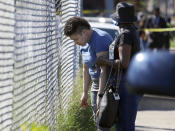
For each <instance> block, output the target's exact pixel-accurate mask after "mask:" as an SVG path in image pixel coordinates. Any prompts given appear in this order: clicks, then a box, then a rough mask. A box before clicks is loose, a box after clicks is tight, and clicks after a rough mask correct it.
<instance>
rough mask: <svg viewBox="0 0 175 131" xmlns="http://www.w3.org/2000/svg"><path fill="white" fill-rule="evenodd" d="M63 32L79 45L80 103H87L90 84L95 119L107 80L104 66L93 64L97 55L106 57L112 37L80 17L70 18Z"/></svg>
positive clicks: (104, 130) (100, 129)
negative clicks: (80, 69) (81, 79)
mask: <svg viewBox="0 0 175 131" xmlns="http://www.w3.org/2000/svg"><path fill="white" fill-rule="evenodd" d="M64 34H65V35H66V36H68V37H70V39H72V40H73V41H74V42H75V44H77V45H80V52H81V55H82V60H83V93H82V97H81V105H82V106H86V105H87V99H88V90H89V87H90V83H91V81H92V85H91V104H92V108H93V112H94V116H95V120H96V115H95V114H96V112H97V110H98V107H99V103H100V100H101V96H102V95H101V94H103V90H104V87H105V83H106V80H107V75H106V66H100V67H97V66H96V65H95V63H96V59H97V58H98V57H104V58H108V50H109V45H110V44H111V43H112V41H113V39H112V37H111V36H110V35H109V34H108V33H106V32H104V31H102V30H99V29H92V28H91V26H90V24H89V23H88V22H87V21H86V20H85V19H83V18H81V17H77V16H75V17H72V18H70V19H69V20H68V21H67V22H66V24H65V27H64ZM97 128H98V131H108V130H110V129H105V128H101V127H99V126H98V123H97Z"/></svg>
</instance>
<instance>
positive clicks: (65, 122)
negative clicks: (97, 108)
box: [56, 69, 96, 131]
mask: <svg viewBox="0 0 175 131" xmlns="http://www.w3.org/2000/svg"><path fill="white" fill-rule="evenodd" d="M82 85H83V80H82V69H80V71H79V74H78V75H77V78H76V81H75V86H74V93H73V96H72V99H71V102H70V104H69V107H68V110H67V112H66V114H65V113H64V110H63V109H61V111H60V113H59V115H58V122H57V126H56V131H95V130H96V127H95V123H94V120H93V117H92V114H93V113H92V109H91V107H90V106H89V107H87V108H82V107H80V98H81V94H82ZM88 103H89V105H90V97H89V101H88Z"/></svg>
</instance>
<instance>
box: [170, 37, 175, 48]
mask: <svg viewBox="0 0 175 131" xmlns="http://www.w3.org/2000/svg"><path fill="white" fill-rule="evenodd" d="M170 48H175V37H174V38H172V39H171V40H170Z"/></svg>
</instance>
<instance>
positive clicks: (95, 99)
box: [91, 78, 110, 131]
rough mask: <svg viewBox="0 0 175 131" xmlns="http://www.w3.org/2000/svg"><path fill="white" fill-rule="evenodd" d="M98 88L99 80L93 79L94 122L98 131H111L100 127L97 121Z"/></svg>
mask: <svg viewBox="0 0 175 131" xmlns="http://www.w3.org/2000/svg"><path fill="white" fill-rule="evenodd" d="M98 86H99V80H98V78H95V79H94V78H92V87H91V106H92V110H93V114H94V121H95V123H96V127H97V131H110V129H109V128H102V127H100V126H99V124H98V122H97V120H96V112H97V94H98Z"/></svg>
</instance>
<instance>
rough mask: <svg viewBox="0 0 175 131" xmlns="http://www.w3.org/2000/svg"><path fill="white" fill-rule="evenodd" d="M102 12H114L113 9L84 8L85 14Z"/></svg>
mask: <svg viewBox="0 0 175 131" xmlns="http://www.w3.org/2000/svg"><path fill="white" fill-rule="evenodd" d="M100 12H105V13H113V12H114V11H113V10H104V11H103V10H83V14H93V13H100Z"/></svg>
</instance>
